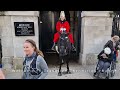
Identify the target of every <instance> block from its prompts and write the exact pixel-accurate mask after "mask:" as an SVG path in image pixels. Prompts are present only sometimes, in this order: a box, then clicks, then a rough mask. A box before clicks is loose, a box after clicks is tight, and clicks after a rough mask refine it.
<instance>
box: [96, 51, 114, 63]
mask: <svg viewBox="0 0 120 90" xmlns="http://www.w3.org/2000/svg"><path fill="white" fill-rule="evenodd" d="M103 53H104V50H102V51H101V52H100V53H99V55H98V59H99V60H102V61H104V62H110V63H111V61H112V60H113V53H112V52H111V53H110V54H109V55H107V54H106V56H107V57H108V58H103V57H102V56H101V55H102V54H103Z"/></svg>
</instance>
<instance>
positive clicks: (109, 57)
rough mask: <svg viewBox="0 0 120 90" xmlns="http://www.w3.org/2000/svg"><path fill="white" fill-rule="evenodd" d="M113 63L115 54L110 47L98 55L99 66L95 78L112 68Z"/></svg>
mask: <svg viewBox="0 0 120 90" xmlns="http://www.w3.org/2000/svg"><path fill="white" fill-rule="evenodd" d="M112 61H113V52H112V50H111V49H110V48H109V47H106V48H104V49H103V50H102V51H101V52H100V53H99V55H98V64H97V68H96V72H95V73H94V76H96V74H99V73H104V72H106V70H107V69H108V68H109V67H110V64H111V62H112Z"/></svg>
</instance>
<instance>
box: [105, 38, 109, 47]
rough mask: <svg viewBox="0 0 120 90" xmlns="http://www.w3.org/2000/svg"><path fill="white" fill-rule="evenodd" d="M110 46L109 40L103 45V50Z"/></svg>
mask: <svg viewBox="0 0 120 90" xmlns="http://www.w3.org/2000/svg"><path fill="white" fill-rule="evenodd" d="M109 44H110V40H109V41H108V42H107V43H106V44H105V45H104V48H106V47H108V46H109Z"/></svg>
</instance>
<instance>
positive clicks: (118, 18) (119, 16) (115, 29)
mask: <svg viewBox="0 0 120 90" xmlns="http://www.w3.org/2000/svg"><path fill="white" fill-rule="evenodd" d="M113 14H114V17H113V22H112V34H111V36H114V35H118V36H119V37H120V29H119V24H120V11H114V13H113Z"/></svg>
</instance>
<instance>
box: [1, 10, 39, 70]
mask: <svg viewBox="0 0 120 90" xmlns="http://www.w3.org/2000/svg"><path fill="white" fill-rule="evenodd" d="M38 16H39V12H37V11H5V12H4V15H3V16H0V21H1V22H2V24H1V29H2V33H1V38H2V54H3V57H2V64H3V68H5V69H11V68H13V67H14V68H16V67H17V68H18V67H20V68H21V66H19V65H21V64H22V62H23V57H24V52H23V44H24V41H25V40H26V39H33V40H34V41H35V42H36V44H37V47H38V46H39V44H38V38H39V35H38V34H39V33H38ZM14 22H34V30H35V36H15V29H14ZM16 60H17V61H16Z"/></svg>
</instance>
